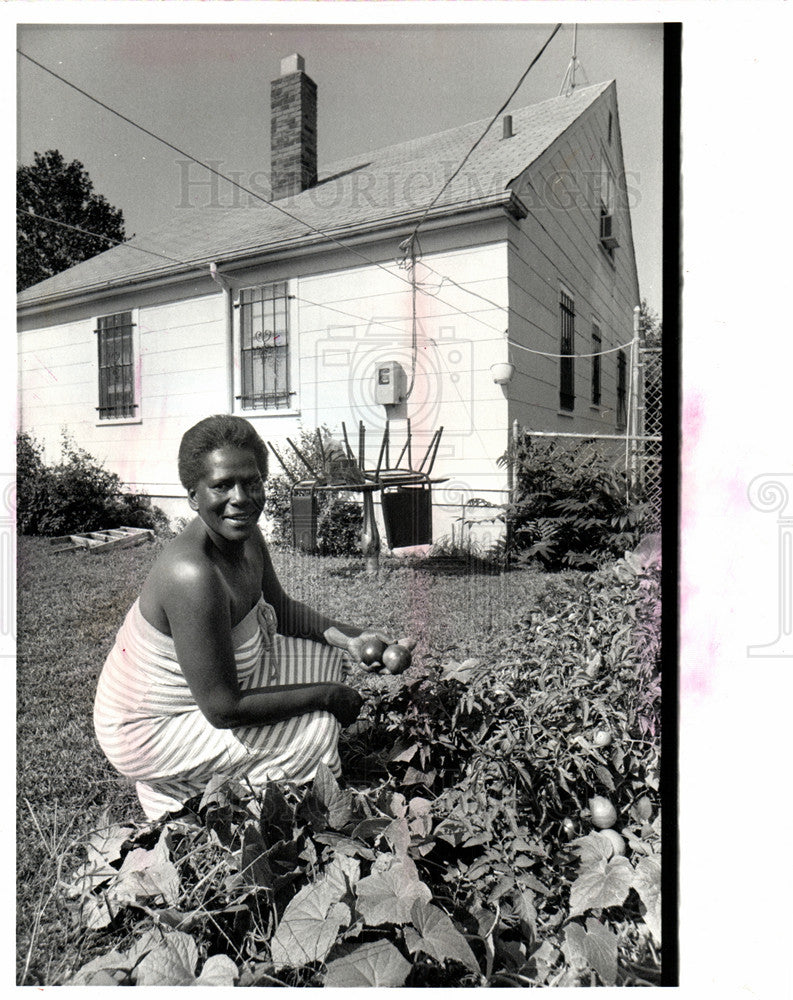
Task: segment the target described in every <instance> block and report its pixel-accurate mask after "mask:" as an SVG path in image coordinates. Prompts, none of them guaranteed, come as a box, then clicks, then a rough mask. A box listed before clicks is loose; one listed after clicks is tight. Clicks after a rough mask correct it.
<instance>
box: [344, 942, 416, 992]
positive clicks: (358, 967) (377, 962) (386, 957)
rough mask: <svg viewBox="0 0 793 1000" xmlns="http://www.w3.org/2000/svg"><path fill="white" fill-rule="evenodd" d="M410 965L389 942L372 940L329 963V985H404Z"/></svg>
mask: <svg viewBox="0 0 793 1000" xmlns="http://www.w3.org/2000/svg"><path fill="white" fill-rule="evenodd" d="M410 968H411V967H410V962H408V961H407V960H406V959H405V958H403V956H402V955H401V954H400V953H399V952H398V951H397V949H396V948H395V947H394V946H393V945H392V944H390V943H389V942H388V941H370V942H368V943H367V944H360V945H358V946H357V947H355V948H353V950H352V951H350V952H349V953H348V954H346V955H343V956H342V957H340V958H334V959H332V960H331V961H330V962H328V972H327V976H326V978H325V986H331V987H332V986H392V987H394V986H395V987H399V986H404V984H405V979H406V978H407V975H408V973H409V972H410Z"/></svg>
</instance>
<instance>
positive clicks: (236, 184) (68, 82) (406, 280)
mask: <svg viewBox="0 0 793 1000" xmlns="http://www.w3.org/2000/svg"><path fill="white" fill-rule="evenodd" d="M561 27H562V25H561V24H557V25H556V26H555V28H554V29H553V31H552V32H551V34H550V35H549V36H548V38H547V39H546V41H545V43H544V44H543V46H542V48H541V49H540V50H539V52H538V53H537V54H536V55H535V57H534V58H533V59H532V61H531V62H530V63H529V65H528V67H527V68H526V70H525V71H524V73H523V75H522V76H521V78H520V80H519V81H518V83H517V84H516V86H515V87H514V88H513V90H512V93H511V94H510V95H509V97H508V98H507V99H506V101H505V102H504V103H503V104H502V105H501V107H500V108H499V109H498V111H497V112H496V113H495V114H494V115H493V117H492V119H491V120H490V122H489V124H488V125H487V127H486V128H485V130H484V132H483V133H482V135H481V136H480V137H479V139H477V141H476V142H475V143H474V145H473V146H472V147H471V149H470V150H469V151H468V152H467V153H466V155H465V157H464V158H463V160H462V161H461V163H460V165H459V166H458V167H457V169H456V170H455V171H454V173H453V174H452V175H451V176H450V177H449V178H448V179H447V180H446V181H445V183H444V184H443V186H442V187H441V189H440V190H439V191H438V193H437V194H436V195H435V197H434V198H433V200H432V202H430V204H429V205H428V206H427V208H426V209H425V210H424V213H423V215H422V217H421V219H420V220H419V222H418V223H417V225H416V226H415V228H414V229H413V231H412V233H411V235H410V236H409V237H408V239H407V240H406V241H405V242H404V243H403V244H402V246H405V245H410V244H411V243H412V242H414V241H415V242H416V243H417V234H418V231H419V229H420V227H421V226H422V225H423V224H424V222H425V221H426V218H427V216H428V215H429V213H430V211H431V210H432V208H433V207H434V206H435V204H436V203H437V201H438V199H439V198H440V196H441V194H442V193H443V191H444V190H445V189H446V188H447V187H448V186H449V184H450V183H451V182H452V181H453V180H454V178H455V177H456V176H457V174H459V172H460V170H462V168H463V166H464V165H465V163H466V162H467V161H468V159H469V158H470V156H471V154H472V153H473V152H474V150H475V149H476V148H477V146H478V145H479V144H480V143H481V142H482V140H483V139H484V137H485V135H487V133H488V132H489V130H490V128H491V127H492V125H493V123H494V122H495V121H496V119H497V118H498V116H499V115H500V114H501V113H502V111H503V110H504V109H505V108H506V107H507V105H508V104H509V102H510V101H511V100H512V98H513V97H514V96H515V94H516V93H517V92H518V90H519V89H520V87H521V86H522V85H523V82H524V80H525V79H526V77H527V76H528V74H529V72H530V71H531V69H532V68H533V67H534V65H535V64H536V63H537V61H538V60H539V59H540V57H541V56H542V55H543V53H544V52H545V50H546V48H547V47H548V45H549V44H550V43H551V41H552V39H553V38H554V36H555V35H556V33H557V32H558V31H559V29H560V28H561ZM17 53H18V54H19V55H20V56H22V58H23V59H27V60H28V61H29V62H31V63H33V65H34V66H37V67H38V68H39V69H41V70H43V71H44V72H45V73H48V74H49V75H50V76H52V77H54V78H55V79H56V80H59V81H60V82H61V83H63V84H65V85H66V86H67V87H70V88H71V89H72V90H75V91H76V92H77V93H79V94H81V95H82V96H83V97H85V98H87V99H88V100H89V101H92V102H93V103H94V104H97V105H98V106H99V107H101V108H103V109H104V110H105V111H108V112H109V113H110V114H112V115H115V116H116V117H117V118H120V119H121V120H122V121H124V122H126V123H127V124H128V125H131V126H132V127H133V128H136V129H138V130H139V131H141V132H143V133H144V134H145V135H148V136H149V137H150V138H152V139H154V140H155V141H157V142H160V143H162V144H163V145H164V146H166V147H168V148H169V149H171V150H173V151H174V152H176V153H178V154H179V155H180V156H184V157H186V158H187V159H189V160H191V161H192V162H193V163H196V164H197V165H198V166H200V167H203V168H204V169H205V170H208V171H209V172H210V173H211V174H214V175H215V176H216V177H219V178H220V179H221V180H224V181H226V182H227V183H229V184H231V185H232V186H233V187H235V188H238V189H239V190H240V191H244V192H245V193H246V194H248V195H250V196H251V197H253V198H255V199H256V200H257V201H260V202H262V204H264V205H266V206H268V207H270V208H273V209H275V211H277V212H280V213H281V214H282V215H285V216H286V217H287V218H289V219H291V220H292V221H293V222H297V223H298V224H299V225H301V226H304V227H305V228H306V229H309V230H311V231H312V232H315V233H317V235H319V236H322V237H324V238H325V239H327V240H329V241H330V242H332V243H334V244H335V245H336V246H338V247H340V248H341V249H342V250H346V251H348V252H349V253H352V254H354V255H355V256H357V257H358V258H359V259H361V260H363V261H364V262H365V263H366V264H369V265H370V266H372V267H377V268H379V269H380V270H381V271H383V272H385V273H386V274H388V275H389V276H390V277H392V278H397V279H398V280H399V281H401V282H403V283H404V284H406V285H408V286H410V288H411V290H412V291H415V290H416V289H417V288H418V290H420V291H422V292H423V294H425V295H429V296H431V297H432V298H434V299H435V300H436V301H437V302H439V303H441V305H445V306H447V307H448V308H449V309H452V310H453V311H454V312H456V313H458V314H460V315H463V316H465V317H467V318H468V319H471V320H473V321H474V322H476V323H479V324H480V325H481V326H484V327H487V329H489V330H493V331H494V332H496V333H498V334H501V335H503V334H504V333H505V332H506V331H504V329H503V328H500V327H497V326H494V325H493V324H492V323H488V322H487V321H486V320H484V319H482V318H481V317H479V316H477V315H476V314H475V313H471V312H466V311H465V310H462V309H460V308H459V307H457V306H455V305H453V304H452V303H451V302H448V301H446V300H445V299H442V298H441V297H440V296H439V295H437V294H434V293H432V292H428V291H427V290H426V289H422V288H421V286H420V285H417V284H416V283H415V282H414V280H412V279H411V278H406V277H403V275H401V274H399V273H398V272H397V271H392V270H390V269H389V268H388V267H386V266H385V265H383V264H382V263H380V262H379V261H375V260H372V259H371V258H370V257H367V256H366V254H363V253H361V252H360V251H359V250H358V249H357V248H356V247H354V246H352V245H350V244H349V243H346V242H344V241H342V240H339V239H337V238H336V237H335V236H332V235H331V234H330V233H328V232H326V231H325V230H323V229H320V228H318V227H317V226H314V225H312V224H311V223H309V222H306V221H305V220H303V219H301V218H300V217H298V216H297V215H295V214H294V213H293V212H290V211H289V210H288V209H286V208H284V207H283V206H281V205H278V204H276V203H275V202H273V201H268V200H267V199H266V198H263V197H262V196H261V195H260V194H259V193H258V192H256V191H253V190H251V189H250V188H247V187H245V185H244V184H240V183H239V181H236V180H234V179H233V178H232V177H229V176H227V175H226V174H224V173H223V172H222V171H220V170H216V169H215V168H214V167H212V166H210V165H209V164H208V163H205V162H204V161H203V160H200V159H199V158H198V157H196V156H193V155H192V153H189V152H187V151H186V150H184V149H182V148H181V147H179V146H177V145H175V144H174V143H172V142H170V141H169V140H168V139H165V138H163V137H162V136H161V135H158V134H157V133H156V132H153V131H152V130H151V129H148V128H146V127H145V126H144V125H141V124H140V123H139V122H136V121H135V120H134V119H132V118H130V117H128V116H127V115H125V114H123V113H122V112H120V111H117V110H116V109H115V108H112V107H111V106H110V105H109V104H106V103H105V102H104V101H102V100H100V99H99V98H98V97H94V95H93V94H90V93H89V92H88V91H87V90H84V89H83V88H82V87H79V86H78V85H77V84H75V83H72V81H71V80H67V79H66V77H64V76H61V74H60V73H56V72H55V71H54V70H52V69H50V68H49V67H48V66H45V65H44V64H43V63H41V62H39V61H38V60H37V59H34V58H33V57H32V56H29V55H28V54H27V53H26V52H23V51H22V50H21V49H19V48H18V49H17ZM18 211H20V212H23V211H24V210H23V209H19V210H18ZM25 214H28V215H31V216H34V217H36V218H39V219H40V220H41V221H44V222H49V223H52V224H55V225H61V226H65V227H66V228H69V229H74V230H76V231H77V232H81V233H83V234H84V235H88V236H94V237H97V238H99V239H103V240H108V241H109V242H111V243H113V245H114V246H128V247H130V248H131V249H135V250H140V251H141V252H142V253H148V254H151V255H152V256H155V257H160V258H162V259H163V260H168V261H170V262H172V263H175V264H180V265H181V266H184V267H186V266H189V262H188V261H183V260H179V259H177V258H175V257H169V256H167V255H166V254H162V253H159V252H157V251H155V250H147V249H146V248H144V247H140V246H134V245H133V244H130V243H126V242H120V243H116V242H114V241H112V240H109V238H108V237H106V236H103V235H101V234H99V233H90V232H88V231H87V230H82V229H80V228H79V227H76V226H70V225H69V224H68V223H62V222H59V221H58V220H56V219H46V218H45V217H44V216H36V215H35V213H33V212H26V213H25ZM422 263H423V261H422ZM425 266H426V267H428V268H429V265H426V264H425ZM429 270H430V271H432V272H433V273H434V274H437V275H438V277H440V278H441V279H443V280H446V281H448V282H450V283H451V284H453V285H455V286H456V287H458V288H460V289H462V290H463V291H466V292H468V293H469V294H471V295H474V296H475V297H477V298H479V299H482V300H483V301H484V302H486V303H488V304H490V305H492V306H494V307H495V308H497V309H501V310H505V311H507V310H506V307H504V306H502V305H499V304H498V303H495V302H493V301H492V299H488V298H486V297H485V296H483V295H480V294H479V293H477V292H474V291H472V290H471V289H468V288H465V287H464V286H462V285H460V284H458V282H456V281H454V280H453V279H452V278H450V277H448V276H447V275H442V274H441V273H440V272H438V271H435V269H434V268H429ZM443 280H442V282H441V284H442V283H443ZM439 288H440V285H439ZM335 311H336V312H343V310H335ZM413 311H414V315H415V302H414V305H413ZM346 315H349V316H350V317H351V318H356V319H364V317H358V316H356V315H355V314H352V313H347V314H346ZM366 321H367V322H370V321H369V320H366ZM375 322H377V321H375ZM378 325H379V326H387V325H388V324H383V323H379V322H378ZM392 329H393V327H392ZM509 342H510V343H512V344H514V346H516V347H519V348H521V349H522V350H525V351H529V352H530V353H533V354H539V355H543V356H545V357H556V358H558V357H571V355H557V354H550V353H548V352H545V351H536V350H533V349H532V348H527V347H523V345H522V344H517V343H516V342H515V341H512V340H510V341H509ZM625 346H628V345H625ZM617 350H621V348H620V347H616V348H611V349H609V350H606V351H603V352H600V353H603V354H608V353H611V352H612V351H617ZM594 356H595V355H587V354H577V355H572V357H580V358H584V357H594Z"/></svg>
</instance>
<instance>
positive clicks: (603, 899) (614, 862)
mask: <svg viewBox="0 0 793 1000" xmlns="http://www.w3.org/2000/svg"><path fill="white" fill-rule="evenodd" d="M632 882H633V869H632V868H631V865H630V862H629V861H628V860H627V859H626V858H622V857H615V858H610V859H609V860H608V861H604V860H603V859H601V860H599V861H595V862H592V863H591V864H589V865H587V866H586V867H584V868H583V869H582V871H581V874H580V875H579V876H578V878H577V879H576V880H575V882H573V884H572V886H571V887H570V916H571V917H575V916H577V915H578V914H579V913H585V912H586V911H587V910H592V909H595V908H596V907H597V908H603V907H605V906H620V905H621V904H622V903H624V902H625V897H626V896H627V895H628V891H629V889H630V887H631V884H632Z"/></svg>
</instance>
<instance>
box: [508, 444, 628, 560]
mask: <svg viewBox="0 0 793 1000" xmlns="http://www.w3.org/2000/svg"><path fill="white" fill-rule="evenodd" d="M508 461H512V462H513V463H514V469H515V493H514V500H513V502H512V503H511V504H509V505H508V507H507V521H508V525H509V549H510V552H511V553H512V554H513V555H517V556H518V558H519V559H520V560H521V561H527V560H532V559H538V560H539V561H540V562H542V563H543V564H544V566H545V567H546V568H547V569H550V570H558V569H562V568H564V567H568V568H569V567H576V568H579V569H594V568H596V567H597V566H598V565H600V564H601V563H603V562H604V561H606V560H607V559H612V558H614V557H619V556H621V555H622V554H623V553H624V552H625V551H626V550H627V549H630V548H632V547H633V546H634V545H636V544H637V542H638V540H639V538H640V536H641V534H642V528H643V525H644V522H645V518H646V515H647V505H646V504H645V503H643V502H642V501H641V498H640V497H638V496H637V494H636V492H635V491H634V492H632V493H631V494H630V495H629V493H628V489H627V480H626V477H625V474H624V473H621V472H618V471H615V469H614V468H613V466H612V463H611V461H610V460H609V458H608V456H606V455H605V454H604V453H603V452H602V451H600V450H599V449H598V448H597V447H596V445H595V444H594V442H592V441H583V440H582V441H581V442H580V443H576V444H575V445H573V446H570V445H568V444H560V443H558V442H556V441H552V440H551V441H546V440H537V439H533V438H532V437H531V435H530V434H529V433H524V434H523V436H522V437H521V438H520V439H519V440H518V442H517V445H516V446H515V447H514V448H513V450H512V451H511V453H508V454H506V455H502V456H501V458H500V459H499V463H500V464H501V465H505V464H507V462H508Z"/></svg>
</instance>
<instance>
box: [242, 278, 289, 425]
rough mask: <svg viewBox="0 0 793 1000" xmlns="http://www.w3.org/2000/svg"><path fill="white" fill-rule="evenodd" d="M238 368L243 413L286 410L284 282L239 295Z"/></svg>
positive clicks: (287, 326) (285, 310)
mask: <svg viewBox="0 0 793 1000" xmlns="http://www.w3.org/2000/svg"><path fill="white" fill-rule="evenodd" d="M240 361H241V364H240V368H241V372H242V393H241V395H240V396H238V397H237V398H238V399H239V400H240V401H241V403H242V408H243V409H244V410H254V409H277V408H278V407H283V406H289V402H290V399H291V397H292V396H294V395H295V393H294V392H293V391H292V390H290V372H289V297H288V295H287V288H286V282H285V281H278V282H274V283H272V284H270V285H263V286H261V287H259V288H247V289H243V290H242V292H241V293H240Z"/></svg>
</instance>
